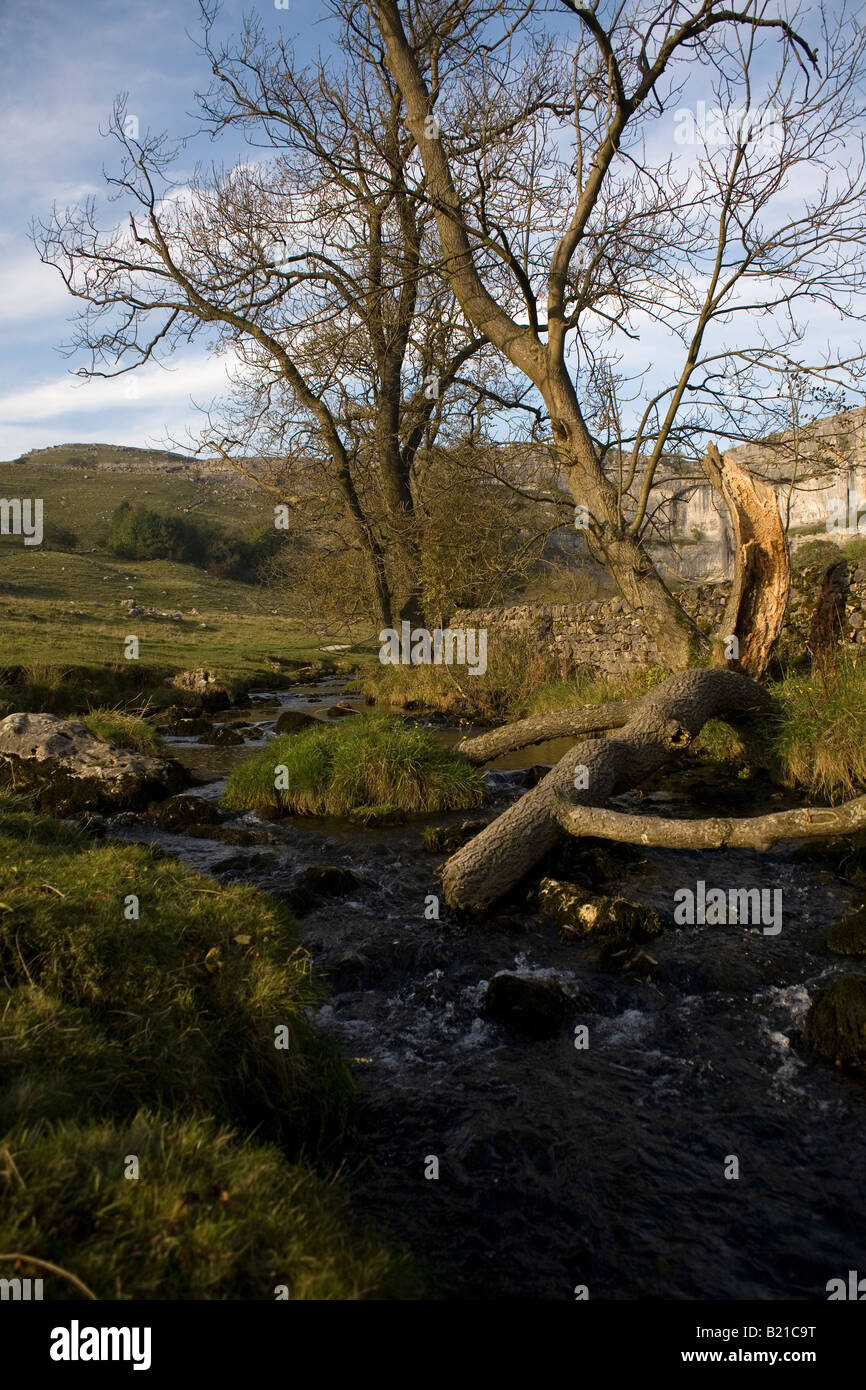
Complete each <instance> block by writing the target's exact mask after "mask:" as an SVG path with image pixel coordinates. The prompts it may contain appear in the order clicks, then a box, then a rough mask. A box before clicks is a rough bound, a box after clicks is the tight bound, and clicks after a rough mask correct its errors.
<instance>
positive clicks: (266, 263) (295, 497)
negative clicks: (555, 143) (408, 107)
mask: <svg viewBox="0 0 866 1390" xmlns="http://www.w3.org/2000/svg"><path fill="white" fill-rule="evenodd" d="M202 14H203V20H204V31H203V41H202V51H203V53H204V54H205V55H206V57H207V60H208V63H209V65H210V68H211V71H212V74H213V81H212V84H211V86H210V89H209V90H208V91H207V92H206V93H204V94H202V95H201V97H200V102H201V106H202V108H203V112H204V117H205V125H206V128H208V129H210V131H211V132H212V133H213V134H214V135H216V134H219V132H221V131H223V130H225V129H226V128H227V127H230V126H238V127H240V128H242V129H243V130H244V132H245V133H246V135H247V138H248V141H249V142H250V143H251V144H252V146H253V147H256V146H257V145H262V146H264V148H265V150H266V151H267V155H266V157H264V158H263V157H258V158H251V159H249V160H245V161H243V162H241V163H239V164H237V165H236V167H234V168H232V169H230V170H228V171H223V170H220V169H217V168H210V169H202V168H201V167H199V168H197V169H196V171H195V173H194V175H193V176H192V178H190V179H189V180H188V181H187V182H185V183H184V184H183V185H180V186H178V185H176V184H173V183H172V181H171V174H172V169H173V163H174V160H175V158H176V150H174V149H172V147H171V146H170V145H169V143H168V142H167V140H166V139H165V137H162V136H155V137H152V136H147V135H145V136H143V137H142V138H141V139H139V138H137V137H135V136H133V135H132V134H130V133H129V130H128V126H127V121H126V112H125V105H124V103H123V101H122V100H121V101H119V102H118V104H117V106H116V108H115V111H114V114H113V118H112V121H111V126H110V133H111V134H112V135H113V136H114V137H115V139H116V140H117V141H118V142H119V144H120V147H121V151H122V156H121V166H120V169H119V172H117V173H115V174H112V175H110V176H107V180H108V184H109V186H110V188H111V189H112V190H113V194H114V197H115V198H116V199H119V200H121V201H122V202H124V203H125V204H126V206H127V209H128V221H127V222H126V223H120V224H115V225H114V226H113V227H109V228H108V229H106V230H101V229H100V227H99V226H98V224H97V220H96V216H97V214H96V207H95V203H94V202H93V200H90V201H88V202H87V203H86V204H85V205H83V206H82V207H80V208H76V209H72V210H66V211H64V212H60V211H58V210H57V209H55V212H54V215H53V217H52V218H51V219H50V220H49V221H48V222H47V223H46V224H41V225H39V226H38V227H37V229H36V231H35V235H36V239H37V244H38V246H39V249H40V251H41V255H42V258H43V260H45V261H47V262H50V263H52V264H54V265H56V266H57V267H58V268H59V270H60V271H61V274H62V275H63V278H64V280H65V282H66V284H67V286H68V288H69V289H70V291H71V292H72V294H74V295H75V296H77V297H78V298H79V299H81V300H83V301H84V303H85V309H84V311H83V313H82V315H81V317H80V320H79V323H78V328H77V332H76V336H75V340H74V342H73V344H72V347H73V349H80V348H84V349H86V350H87V351H88V352H89V353H90V365H89V366H87V367H83V368H81V369H80V374H81V375H84V376H113V375H120V374H122V373H124V372H127V371H132V370H135V369H136V368H137V367H140V366H141V365H142V364H144V363H146V362H149V361H153V360H159V359H160V358H161V357H162V356H164V355H165V354H166V353H168V352H171V351H173V350H174V349H176V348H178V347H179V346H181V345H185V344H187V343H188V342H189V341H190V340H191V339H192V338H193V337H195V336H196V335H200V334H205V335H207V337H208V341H209V342H211V343H213V344H215V346H216V347H217V349H218V350H224V351H229V352H231V353H232V354H233V356H234V361H235V364H236V366H235V368H234V373H233V375H234V394H233V395H232V397H231V398H230V399H229V400H227V401H224V402H221V403H220V404H219V406H218V407H214V408H213V409H211V410H209V411H208V412H207V420H206V423H205V426H204V428H203V430H202V432H201V436H200V440H199V452H203V453H217V454H219V455H220V456H221V457H222V458H224V459H226V460H227V461H228V462H230V463H232V464H233V465H234V466H235V467H236V468H237V469H238V470H239V471H240V472H242V473H244V474H245V475H246V476H247V477H248V478H250V479H252V480H253V481H254V482H256V483H258V484H259V485H261V486H262V487H264V488H266V489H267V490H268V491H269V492H270V493H271V494H272V495H273V496H274V498H275V500H276V501H279V502H284V503H286V504H287V505H288V506H290V507H291V506H299V505H302V504H306V505H308V506H310V505H312V506H313V507H317V508H318V510H319V513H320V515H322V516H323V517H325V518H326V517H328V516H330V519H331V532H332V536H333V538H334V539H335V540H336V539H339V540H340V541H341V542H342V543H343V544H345V545H346V546H347V547H349V548H350V549H351V550H352V551H353V552H354V553H355V554H356V555H357V557H358V558H359V559H360V561H361V571H360V572H361V573H362V574H363V575H366V581H367V582H366V585H365V588H366V591H367V592H366V594H363V595H362V596H361V600H362V601H361V602H360V604H359V607H360V608H361V610H362V611H366V613H368V614H370V615H371V616H373V617H375V619H376V620H377V621H378V623H379V624H381V625H385V626H389V625H390V624H391V623H392V622H393V621H394V619H395V618H397V617H409V618H416V617H418V616H420V588H419V574H420V561H419V525H418V518H417V517H416V498H417V495H418V475H419V471H420V470H421V468H422V466H423V458H424V456H425V451H426V453H429V451H430V450H431V449H432V448H433V446H434V444H436V443H437V442H438V444H439V445H440V446H444V445H447V444H448V443H449V442H452V441H454V440H459V439H463V438H465V437H466V435H467V433H469V432H471V431H472V430H473V429H475V430H477V419H478V409H479V402H480V403H482V404H483V402H484V401H485V400H486V399H487V397H488V396H490V397H491V400H493V399H494V398H495V402H496V408H497V410H499V409H502V408H507V407H508V405H509V404H512V405H514V406H517V405H519V404H520V399H521V396H522V395H525V394H526V390H527V388H526V386H523V387H522V388H521V391H519V392H517V393H516V395H515V393H510V392H509V385H508V382H507V381H506V380H505V379H504V375H503V371H502V368H501V366H500V365H499V361H498V356H497V354H496V353H495V351H494V350H493V349H492V348H491V347H490V345H489V344H488V343H487V341H486V340H485V339H484V337H483V335H480V334H479V333H478V332H477V331H476V330H474V329H473V328H472V327H471V325H469V324H468V322H467V320H466V319H465V316H464V315H463V314H462V312H461V311H460V309H459V306H458V305H457V304H456V301H455V299H454V296H453V293H452V292H451V290H450V289H449V288H448V286H447V284H445V283H444V282H443V280H442V278H441V277H439V276H436V275H435V273H434V272H435V268H436V267H435V261H436V256H435V244H434V241H433V237H432V223H433V214H432V210H431V208H430V206H429V204H428V202H427V200H426V198H425V197H424V196H423V190H420V191H419V189H418V188H417V187H414V186H412V184H411V181H410V180H408V179H407V175H406V171H407V164H408V163H409V161H411V160H412V159H413V158H416V154H415V146H414V138H413V137H412V136H411V135H410V134H409V133H408V132H407V131H406V130H405V128H404V127H403V126H402V125H401V123H400V120H399V113H400V97H399V93H398V92H397V90H396V87H395V85H394V83H393V80H392V79H391V78H390V76H389V74H388V73H387V71H386V70H384V69H382V68H381V67H379V68H376V67H374V66H373V65H372V64H371V63H369V62H368V61H367V60H366V59H365V58H364V56H363V55H358V54H356V53H354V52H353V51H352V48H351V44H350V43H349V40H348V39H347V37H346V34H345V33H343V35H342V37H340V38H339V44H338V53H339V51H340V48H339V45H342V51H343V55H344V59H345V61H343V62H336V63H335V62H330V61H329V62H325V61H324V60H319V61H317V62H315V63H313V64H312V65H311V66H309V67H308V68H305V69H298V68H297V67H296V66H295V64H294V62H293V57H292V54H291V51H290V50H289V49H288V47H287V46H286V44H285V43H284V42H283V40H282V38H280V39H278V40H276V41H271V40H269V39H268V38H267V37H266V36H265V35H263V33H262V30H261V28H260V27H259V25H258V24H257V23H256V22H255V21H248V22H247V25H246V28H245V29H244V32H243V34H242V36H241V38H240V40H239V42H238V45H237V46H236V47H234V48H220V49H217V48H216V47H215V45H214V43H213V41H212V40H213V25H214V22H215V19H216V15H217V7H216V5H214V4H211V3H209V2H208V3H206V4H203V5H202Z"/></svg>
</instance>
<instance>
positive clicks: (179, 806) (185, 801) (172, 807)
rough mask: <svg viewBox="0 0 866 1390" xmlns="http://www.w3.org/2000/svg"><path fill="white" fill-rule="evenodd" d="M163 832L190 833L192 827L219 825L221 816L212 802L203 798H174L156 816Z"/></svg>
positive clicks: (165, 803) (161, 807)
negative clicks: (177, 831)
mask: <svg viewBox="0 0 866 1390" xmlns="http://www.w3.org/2000/svg"><path fill="white" fill-rule="evenodd" d="M154 820H155V821H156V823H157V825H158V826H159V827H160V829H161V830H179V831H185V832H189V830H190V828H191V827H192V826H203V827H204V826H212V825H219V823H220V820H221V816H220V813H219V810H218V809H217V807H216V806H215V805H214V804H213V802H212V801H205V799H204V797H201V796H172V797H170V798H169V799H168V801H164V802H163V803H162V805H161V806H160V807H159V809H158V810H157V811H156V813H155V815H154Z"/></svg>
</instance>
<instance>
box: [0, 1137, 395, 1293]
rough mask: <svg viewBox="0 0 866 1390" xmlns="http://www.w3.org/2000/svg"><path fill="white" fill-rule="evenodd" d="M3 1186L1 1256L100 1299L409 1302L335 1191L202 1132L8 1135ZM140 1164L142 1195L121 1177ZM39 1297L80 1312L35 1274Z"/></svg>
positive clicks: (59, 1287) (270, 1156)
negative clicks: (131, 1159) (132, 1161)
mask: <svg viewBox="0 0 866 1390" xmlns="http://www.w3.org/2000/svg"><path fill="white" fill-rule="evenodd" d="M4 1144H5V1148H6V1150H7V1153H8V1155H9V1156H10V1157H11V1159H12V1162H13V1163H14V1168H10V1167H9V1166H8V1165H7V1169H6V1173H5V1174H0V1185H2V1184H3V1183H4V1182H5V1185H6V1188H7V1191H6V1192H5V1193H4V1196H3V1201H2V1202H0V1249H2V1250H4V1251H15V1252H20V1253H22V1254H24V1255H31V1256H35V1257H36V1258H38V1259H41V1260H49V1261H51V1262H52V1263H54V1264H57V1265H59V1266H60V1268H61V1269H62V1270H65V1271H67V1272H68V1273H69V1274H71V1275H74V1276H75V1278H77V1279H78V1280H80V1281H81V1282H82V1283H83V1284H84V1285H85V1286H86V1288H88V1289H89V1290H90V1291H91V1292H92V1293H93V1294H95V1295H96V1297H97V1298H100V1299H273V1298H274V1297H275V1296H276V1295H275V1290H276V1288H277V1287H278V1286H280V1285H282V1286H285V1287H286V1288H287V1291H288V1296H289V1297H290V1298H291V1299H293V1300H299V1299H300V1300H309V1299H365V1298H383V1299H384V1298H407V1297H414V1296H419V1295H420V1292H421V1291H420V1289H419V1288H418V1286H417V1282H416V1280H415V1279H414V1278H413V1277H412V1276H411V1275H410V1274H409V1273H408V1271H407V1266H406V1264H405V1262H404V1260H403V1259H402V1257H400V1256H396V1255H394V1254H392V1253H390V1252H388V1251H386V1250H384V1249H383V1248H382V1247H381V1245H380V1244H379V1242H378V1241H376V1240H374V1239H372V1238H371V1237H370V1236H369V1235H367V1234H365V1233H363V1232H357V1231H355V1230H353V1229H352V1225H351V1223H350V1222H349V1220H348V1215H347V1212H346V1209H345V1205H344V1203H343V1201H342V1200H341V1199H340V1197H339V1196H338V1194H337V1192H336V1191H335V1189H334V1187H333V1186H332V1185H331V1184H326V1183H325V1182H323V1181H322V1180H321V1179H320V1178H318V1177H317V1176H316V1175H315V1174H314V1173H313V1172H311V1171H310V1170H309V1169H308V1168H306V1167H303V1166H300V1165H297V1164H289V1163H287V1162H286V1161H285V1159H284V1158H283V1157H282V1156H281V1154H280V1153H279V1151H278V1150H277V1149H276V1148H273V1147H270V1146H268V1145H264V1144H260V1143H253V1142H250V1141H249V1140H242V1139H239V1138H238V1137H237V1136H236V1135H234V1134H233V1133H231V1132H230V1131H228V1130H226V1129H225V1128H222V1127H220V1126H217V1125H215V1124H214V1123H213V1121H211V1120H208V1119H199V1118H191V1117H190V1116H188V1115H185V1114H182V1113H179V1114H175V1115H173V1116H166V1117H159V1116H155V1115H153V1114H149V1113H148V1112H147V1111H144V1110H142V1111H140V1112H139V1113H137V1114H136V1115H135V1116H134V1117H133V1118H131V1119H130V1120H129V1121H127V1122H124V1123H120V1124H118V1123H116V1122H112V1121H110V1120H101V1121H92V1122H89V1123H78V1124H73V1123H69V1124H61V1125H58V1126H56V1127H53V1128H51V1129H49V1130H48V1131H46V1130H44V1129H42V1128H37V1127H33V1126H28V1127H24V1126H22V1127H21V1128H19V1129H17V1130H14V1131H13V1132H12V1133H11V1134H9V1135H8V1136H7V1137H6V1139H5V1141H4ZM128 1155H134V1156H135V1157H136V1158H137V1160H138V1165H139V1176H138V1180H137V1181H133V1180H130V1179H129V1178H127V1177H126V1176H125V1168H126V1165H127V1161H128V1160H127V1156H128ZM16 1275H17V1276H18V1277H25V1278H26V1277H36V1278H42V1279H43V1280H44V1282H45V1289H46V1296H47V1297H49V1298H51V1299H52V1300H53V1299H64V1300H65V1299H80V1298H81V1296H82V1295H81V1291H80V1289H79V1288H78V1287H76V1285H75V1284H74V1283H73V1282H72V1281H71V1280H70V1279H69V1278H64V1277H63V1276H62V1275H61V1274H57V1273H53V1272H51V1271H46V1270H44V1269H43V1268H40V1267H39V1266H37V1265H35V1264H29V1263H28V1262H26V1261H24V1262H19V1264H18V1266H17V1267H13V1265H12V1264H11V1263H9V1264H4V1265H3V1266H0V1277H6V1278H9V1277H15V1276H16Z"/></svg>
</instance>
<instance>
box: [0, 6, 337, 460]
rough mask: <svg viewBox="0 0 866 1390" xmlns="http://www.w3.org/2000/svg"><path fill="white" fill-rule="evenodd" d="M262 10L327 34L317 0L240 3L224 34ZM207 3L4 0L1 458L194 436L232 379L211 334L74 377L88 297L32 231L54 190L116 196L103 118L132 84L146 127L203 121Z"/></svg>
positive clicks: (174, 128) (204, 150) (196, 144)
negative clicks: (155, 357) (107, 185)
mask: <svg viewBox="0 0 866 1390" xmlns="http://www.w3.org/2000/svg"><path fill="white" fill-rule="evenodd" d="M256 11H258V13H259V14H260V15H261V17H262V21H263V22H267V23H268V24H270V25H273V26H274V30H275V32H276V29H277V27H279V26H281V27H282V29H283V31H284V32H285V33H287V34H288V35H290V36H292V37H293V38H295V39H296V40H297V42H296V49H297V51H298V52H299V53H307V52H309V53H310V54H312V53H313V52H314V51H315V49H316V47H317V46H318V45H319V43H321V42H323V41H326V39H327V34H326V32H324V30H323V23H322V14H323V7H322V6H321V5H320V4H319V3H317V0H290V8H289V9H288V10H285V9H280V10H278V9H276V8H275V6H274V5H273V4H270V5H267V4H261V5H258V6H255V5H250V4H249V3H246V4H241V3H236V0H228V3H226V4H225V5H224V7H223V14H222V17H221V23H220V26H219V29H218V33H220V34H224V35H226V36H229V35H230V34H232V33H235V32H237V31H238V30H239V29H240V25H241V19H242V15H243V14H247V13H254V12H256ZM198 13H199V11H198V5H197V3H196V2H195V0H168V3H164V4H159V3H156V4H154V3H152V2H149V3H146V4H145V3H140V0H71V3H70V0H40V3H39V4H38V5H34V4H33V3H32V0H0V459H12V458H17V457H18V456H19V455H20V454H22V453H23V452H25V451H26V450H28V449H34V448H43V447H45V446H47V445H51V444H62V443H67V442H73V441H74V442H76V443H87V442H98V443H111V444H127V445H137V446H143V447H144V446H146V447H151V446H153V445H154V444H161V443H163V442H164V441H165V439H166V438H169V439H171V438H184V437H185V436H186V432H187V427H188V426H191V427H194V425H195V423H196V418H197V417H196V411H195V409H194V408H193V405H192V403H193V402H195V403H196V404H198V405H206V404H208V403H209V402H210V400H211V399H212V398H213V397H214V396H215V395H216V394H218V393H219V391H220V389H221V388H222V387H223V385H224V383H225V370H226V369H225V365H224V364H223V363H222V362H221V361H220V360H218V359H215V358H214V357H212V356H210V355H209V354H208V353H207V352H206V351H204V350H203V349H202V348H201V347H200V346H199V345H196V346H195V347H194V348H192V349H190V350H189V351H188V352H187V353H185V354H183V355H182V356H178V357H177V358H176V359H175V360H174V361H173V362H172V363H171V364H169V368H168V369H165V368H152V369H142V370H141V371H137V372H134V373H131V374H129V375H127V376H125V377H122V378H120V379H119V380H115V381H106V380H99V381H96V380H94V381H82V380H80V379H77V378H76V377H74V376H73V375H71V369H74V368H75V367H76V366H80V365H83V363H84V360H85V359H84V358H83V357H76V358H75V359H69V358H68V357H66V356H64V355H63V354H62V352H61V351H60V349H61V348H62V346H63V345H64V344H65V343H68V341H69V337H70V331H71V325H70V317H71V316H72V315H73V314H74V311H75V308H76V305H75V301H74V300H73V299H72V298H71V297H70V296H69V295H68V293H67V292H66V289H65V287H64V285H63V283H62V281H61V279H60V276H59V275H58V273H57V271H56V270H53V269H52V268H51V267H49V266H45V265H43V264H42V262H41V261H40V260H39V257H38V255H37V253H36V250H35V249H34V247H33V245H32V243H31V242H30V240H29V239H28V235H27V231H28V227H29V225H30V222H31V220H32V219H33V218H34V217H40V216H41V217H45V216H47V215H48V214H49V213H50V211H51V208H52V205H53V203H54V202H55V201H56V202H57V203H59V204H60V205H62V206H65V205H67V204H74V203H77V202H78V201H79V200H80V199H82V198H84V197H86V196H87V195H88V194H98V195H101V194H102V193H103V188H104V185H103V182H102V169H103V165H107V166H109V167H110V166H111V164H112V162H113V160H114V158H115V154H114V142H113V141H109V140H107V139H104V138H102V136H101V135H100V127H101V128H102V130H105V129H106V127H107V124H108V119H109V116H110V114H111V108H112V105H113V102H114V99H115V97H116V96H117V95H118V94H119V93H121V92H127V93H128V94H129V99H128V111H129V113H130V114H134V115H136V116H137V117H138V120H139V125H140V128H141V130H142V131H144V130H145V129H147V128H150V129H153V130H167V131H168V132H170V133H171V134H172V135H174V136H177V135H181V134H185V133H188V132H193V131H195V129H196V125H197V120H196V116H195V111H194V105H195V102H194V93H195V91H196V90H197V89H198V90H201V89H203V88H204V87H206V86H207V82H208V79H209V77H210V73H209V70H208V67H207V65H206V64H205V63H203V60H202V59H201V57H200V56H199V55H198V54H197V53H196V50H195V45H194V42H192V41H191V38H189V37H187V35H191V36H194V35H195V34H196V33H197V31H198ZM235 148H236V149H237V150H238V151H239V150H240V145H238V146H236V147H235ZM232 149H233V146H232V144H231V143H230V142H229V141H226V140H221V141H220V142H219V147H218V150H217V147H215V146H214V144H213V143H212V142H211V141H209V140H208V139H207V138H199V139H197V140H193V141H192V142H191V144H190V145H189V146H188V155H189V165H190V167H191V166H192V165H193V164H194V162H195V159H196V158H202V159H205V160H207V159H210V158H213V157H215V155H216V154H217V153H218V154H219V157H220V158H221V159H224V160H226V161H229V160H230V156H231V153H232Z"/></svg>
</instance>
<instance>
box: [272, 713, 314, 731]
mask: <svg viewBox="0 0 866 1390" xmlns="http://www.w3.org/2000/svg"><path fill="white" fill-rule="evenodd" d="M315 722H316V721H315V719H314V718H313V716H312V715H311V714H304V712H303V711H302V710H299V709H284V710H283V712H282V714H281V715H280V717H279V719H278V720H277V726H276V727H277V733H278V734H296V733H297V732H298V730H299V729H307V728H309V726H310V725H311V724H315Z"/></svg>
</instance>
